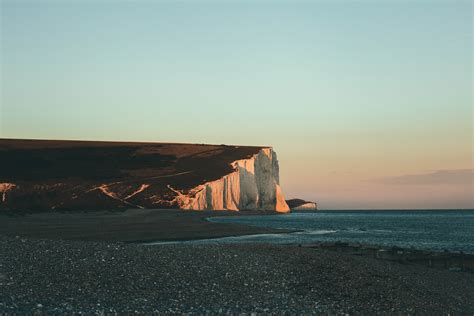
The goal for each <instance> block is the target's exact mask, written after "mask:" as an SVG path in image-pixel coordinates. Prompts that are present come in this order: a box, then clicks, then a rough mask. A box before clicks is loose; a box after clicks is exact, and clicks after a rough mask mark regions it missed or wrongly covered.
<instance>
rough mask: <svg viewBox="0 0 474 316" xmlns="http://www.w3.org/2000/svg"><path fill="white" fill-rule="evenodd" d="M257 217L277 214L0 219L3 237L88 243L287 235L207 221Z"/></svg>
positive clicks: (124, 213) (188, 213)
mask: <svg viewBox="0 0 474 316" xmlns="http://www.w3.org/2000/svg"><path fill="white" fill-rule="evenodd" d="M257 214H258V215H263V214H277V213H275V212H255V211H249V212H230V211H228V212H225V211H222V212H221V211H219V212H215V211H180V210H137V209H133V210H127V211H110V212H106V211H101V212H68V213H58V212H55V213H53V212H51V213H37V214H26V215H17V216H12V215H11V214H10V215H0V235H5V236H24V237H33V238H47V239H67V240H87V241H114V242H117V241H121V242H150V241H170V240H192V239H203V238H218V237H229V236H241V235H251V234H262V233H276V232H286V231H285V230H276V229H267V228H258V227H250V226H246V225H238V224H218V223H211V222H208V221H206V218H208V217H213V216H239V215H257ZM282 216H284V215H282Z"/></svg>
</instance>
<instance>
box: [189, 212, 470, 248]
mask: <svg viewBox="0 0 474 316" xmlns="http://www.w3.org/2000/svg"><path fill="white" fill-rule="evenodd" d="M209 220H210V221H212V222H218V223H239V224H246V225H254V226H259V227H270V228H285V229H290V230H300V231H301V232H297V233H287V234H269V235H252V236H243V237H230V238H229V237H227V238H219V239H214V240H204V241H197V243H236V242H237V243H243V242H270V243H311V242H315V241H325V242H334V241H347V242H357V243H364V244H372V245H383V246H399V247H404V248H410V247H413V248H416V249H429V250H441V251H442V250H449V251H464V252H466V253H474V210H467V211H466V210H463V211H455V210H450V211H344V212H341V211H337V212H336V211H333V212H330V211H319V212H317V213H291V214H288V215H269V216H238V217H237V216H236V217H213V218H210V219H209ZM194 243H196V241H194Z"/></svg>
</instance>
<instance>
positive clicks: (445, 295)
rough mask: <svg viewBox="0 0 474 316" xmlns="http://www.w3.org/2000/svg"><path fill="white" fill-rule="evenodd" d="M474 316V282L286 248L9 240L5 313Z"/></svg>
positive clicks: (2, 282) (3, 257) (0, 243)
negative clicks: (463, 315) (441, 315)
mask: <svg viewBox="0 0 474 316" xmlns="http://www.w3.org/2000/svg"><path fill="white" fill-rule="evenodd" d="M153 312H154V313H160V314H162V313H180V314H182V313H190V314H206V313H208V314H215V313H222V314H227V313H232V314H242V313H244V314H252V313H257V314H288V315H289V314H311V313H331V314H339V313H341V314H345V313H349V314H374V313H377V314H400V313H402V314H413V313H417V314H448V313H451V314H473V313H474V274H471V273H465V272H452V271H447V270H435V269H429V268H424V267H420V266H412V265H402V264H398V263H392V262H387V261H380V260H376V259H372V258H364V257H357V256H353V255H350V254H344V253H337V252H331V251H327V250H321V249H311V248H304V247H301V248H300V247H298V246H284V245H219V246H216V245H205V246H202V245H201V246H193V245H179V244H175V245H160V246H144V245H139V244H124V243H112V242H89V241H63V240H54V241H53V240H41V239H27V238H24V237H5V236H4V237H0V314H2V313H7V314H10V313H19V314H22V313H27V314H31V313H36V314H64V313H67V314H78V313H84V314H108V313H120V314H121V313H144V314H149V313H153Z"/></svg>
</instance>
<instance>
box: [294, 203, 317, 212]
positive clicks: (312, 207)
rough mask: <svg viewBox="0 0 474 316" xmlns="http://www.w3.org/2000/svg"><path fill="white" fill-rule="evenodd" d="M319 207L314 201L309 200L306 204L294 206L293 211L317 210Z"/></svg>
mask: <svg viewBox="0 0 474 316" xmlns="http://www.w3.org/2000/svg"><path fill="white" fill-rule="evenodd" d="M317 209H318V205H317V204H316V203H314V202H307V203H305V204H301V205H298V206H296V207H293V208H292V209H291V210H292V211H316V210H317Z"/></svg>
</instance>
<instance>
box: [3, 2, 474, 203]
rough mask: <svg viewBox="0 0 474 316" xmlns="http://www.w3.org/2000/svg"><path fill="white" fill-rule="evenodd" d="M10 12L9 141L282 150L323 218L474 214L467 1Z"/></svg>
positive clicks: (35, 6) (80, 5) (6, 53)
mask: <svg viewBox="0 0 474 316" xmlns="http://www.w3.org/2000/svg"><path fill="white" fill-rule="evenodd" d="M0 3H1V5H0V9H1V24H0V26H1V28H0V35H1V41H0V42H1V47H0V66H1V68H0V74H1V77H0V137H4V138H35V139H86V140H126V141H156V142H186V143H212V144H240V145H265V146H272V147H274V149H275V151H276V152H277V154H278V157H279V161H280V170H281V171H280V178H281V185H282V188H283V192H284V194H285V196H286V197H287V198H303V199H307V200H312V201H316V202H318V204H319V208H321V209H374V208H375V209H409V208H474V184H473V179H474V162H473V145H474V142H473V95H472V90H473V78H472V64H473V58H474V56H473V41H472V34H473V4H472V2H471V1H447V0H446V1H436V0H433V1H429V0H419V1H409V0H398V1H389V0H381V1H357V0H353V1H341V0H339V1H338V0H336V1H290V0H287V1H278V0H276V1H269V0H254V1H249V0H246V1H233V0H229V1H197V0H188V1H159V0H157V1H139V0H138V1H111V0H95V1H92V0H83V1H79V0H64V1H59V0H57V1H42V0H35V1H23V0H15V1H13V0H0Z"/></svg>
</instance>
